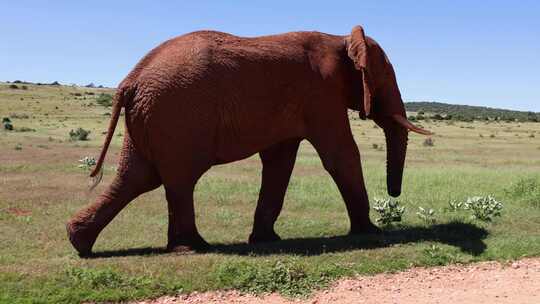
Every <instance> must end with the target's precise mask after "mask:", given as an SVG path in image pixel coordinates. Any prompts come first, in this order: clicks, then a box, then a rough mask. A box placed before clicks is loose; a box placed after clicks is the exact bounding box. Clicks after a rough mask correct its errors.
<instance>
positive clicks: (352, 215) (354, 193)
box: [309, 119, 380, 234]
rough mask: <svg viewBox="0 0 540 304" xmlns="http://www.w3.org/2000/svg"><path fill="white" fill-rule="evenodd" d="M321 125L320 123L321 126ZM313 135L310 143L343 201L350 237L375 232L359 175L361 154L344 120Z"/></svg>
mask: <svg viewBox="0 0 540 304" xmlns="http://www.w3.org/2000/svg"><path fill="white" fill-rule="evenodd" d="M321 125H323V124H321ZM327 126H328V127H327V128H326V129H325V130H322V131H320V132H317V133H316V136H313V137H311V138H310V139H309V140H310V142H311V143H312V144H313V146H314V147H315V149H316V150H317V152H318V153H319V156H320V157H321V160H322V162H323V166H324V168H325V169H326V170H327V171H328V173H330V175H331V176H332V178H333V180H334V182H335V183H336V185H337V186H338V188H339V191H340V193H341V196H342V197H343V200H344V201H345V205H346V207H347V213H348V215H349V219H350V222H351V229H350V234H363V233H378V232H380V229H379V228H378V227H377V226H375V225H373V223H372V222H371V220H370V219H369V200H368V195H367V191H366V186H365V184H364V177H363V174H362V165H361V162H360V153H359V151H358V146H357V145H356V142H355V141H354V138H353V135H352V133H351V130H350V127H349V125H348V121H347V120H345V119H344V120H343V121H338V122H337V123H336V125H335V126H332V125H331V124H329V125H328V124H327Z"/></svg>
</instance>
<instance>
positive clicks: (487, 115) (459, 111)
mask: <svg viewBox="0 0 540 304" xmlns="http://www.w3.org/2000/svg"><path fill="white" fill-rule="evenodd" d="M405 108H406V109H407V111H409V112H416V113H417V116H415V118H416V119H418V118H420V119H422V118H423V117H427V118H433V119H439V120H441V119H452V120H462V121H471V120H488V119H489V120H504V121H531V122H540V113H538V112H526V111H514V110H506V109H497V108H489V107H480V106H467V105H456V104H447V103H442V102H426V101H422V102H406V103H405ZM430 114H431V115H430Z"/></svg>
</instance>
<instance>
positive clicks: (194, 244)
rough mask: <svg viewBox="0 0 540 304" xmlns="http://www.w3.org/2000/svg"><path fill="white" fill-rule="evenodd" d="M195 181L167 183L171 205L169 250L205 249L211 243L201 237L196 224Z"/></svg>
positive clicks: (169, 203)
mask: <svg viewBox="0 0 540 304" xmlns="http://www.w3.org/2000/svg"><path fill="white" fill-rule="evenodd" d="M194 185H195V183H188V184H184V185H175V186H172V185H165V191H166V194H167V203H168V206H169V231H168V244H167V250H169V251H175V252H179V253H183V252H190V251H193V250H204V249H207V248H208V247H209V244H208V243H207V242H206V241H205V240H204V239H203V238H202V237H201V235H200V234H199V231H198V230H197V226H196V224H195V209H194V205H193V190H194Z"/></svg>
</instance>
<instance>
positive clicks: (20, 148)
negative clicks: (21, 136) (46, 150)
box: [15, 143, 22, 151]
mask: <svg viewBox="0 0 540 304" xmlns="http://www.w3.org/2000/svg"><path fill="white" fill-rule="evenodd" d="M15 150H16V151H21V150H22V145H21V144H20V143H19V144H16V145H15Z"/></svg>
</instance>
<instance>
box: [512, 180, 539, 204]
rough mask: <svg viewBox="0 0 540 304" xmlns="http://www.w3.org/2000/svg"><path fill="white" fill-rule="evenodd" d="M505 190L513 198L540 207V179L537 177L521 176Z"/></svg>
mask: <svg viewBox="0 0 540 304" xmlns="http://www.w3.org/2000/svg"><path fill="white" fill-rule="evenodd" d="M504 192H505V194H506V195H508V196H509V197H511V198H514V199H517V200H520V201H523V202H525V203H527V204H530V205H533V206H535V207H540V180H538V179H537V178H532V177H531V178H520V179H519V180H518V181H517V182H515V183H513V184H512V185H510V187H508V188H507V189H505V190H504Z"/></svg>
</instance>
